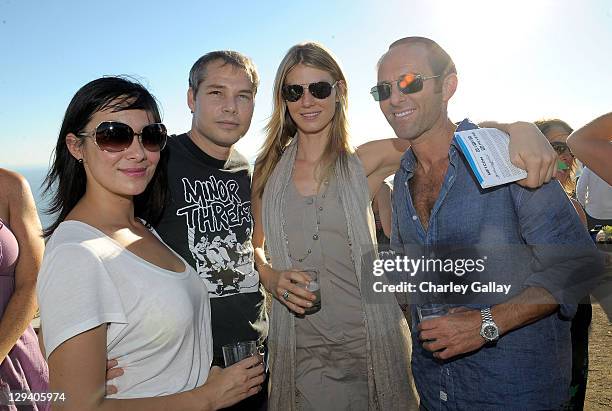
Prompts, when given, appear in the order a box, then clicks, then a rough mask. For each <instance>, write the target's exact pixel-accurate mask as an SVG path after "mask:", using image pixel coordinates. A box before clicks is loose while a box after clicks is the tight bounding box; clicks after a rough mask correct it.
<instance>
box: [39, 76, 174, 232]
mask: <svg viewBox="0 0 612 411" xmlns="http://www.w3.org/2000/svg"><path fill="white" fill-rule="evenodd" d="M102 110H111V111H113V112H118V111H124V110H144V111H146V112H147V113H149V114H150V115H151V117H152V118H153V121H154V122H156V123H159V122H161V116H160V113H159V108H158V106H157V101H156V100H155V97H153V95H151V93H149V91H147V89H146V88H145V87H144V86H143V85H141V84H140V83H138V82H136V81H134V80H132V79H128V78H126V77H102V78H99V79H97V80H93V81H91V82H89V83H87V84H86V85H84V86H83V87H81V89H79V91H77V92H76V94H75V95H74V97H73V98H72V100H71V101H70V104H69V105H68V108H67V109H66V114H65V115H64V121H63V122H62V127H61V129H60V132H59V137H58V139H57V144H56V146H55V150H54V156H53V161H52V165H51V168H50V169H49V172H48V173H47V176H46V178H45V181H44V182H43V187H44V193H45V195H47V194H49V195H50V196H51V199H50V202H49V207H48V209H47V212H48V213H49V214H55V215H57V218H56V219H55V221H54V222H53V224H51V225H50V226H49V227H47V228H45V230H44V232H43V236H44V237H49V236H50V235H51V234H53V232H54V231H55V229H56V228H57V227H58V226H59V224H60V223H61V222H62V221H64V219H65V218H66V216H67V215H68V213H70V211H71V210H72V209H73V208H74V206H75V205H76V204H77V202H78V201H79V200H80V199H81V197H83V195H84V194H85V188H86V185H87V177H86V175H85V169H84V168H83V165H82V164H81V163H79V162H78V161H77V159H75V158H74V157H73V156H72V154H70V152H69V151H68V147H67V146H66V136H67V135H68V134H70V133H72V134H74V135H75V136H77V137H78V136H79V133H82V132H83V131H85V130H84V128H85V126H87V124H88V123H89V121H90V120H91V119H92V117H93V116H94V114H95V113H97V112H99V111H102ZM79 138H81V137H79ZM166 155H167V153H166V151H165V150H162V152H161V158H160V160H159V163H158V164H157V168H156V170H155V174H154V175H153V178H152V179H151V182H150V183H149V185H148V186H147V188H146V190H145V191H144V192H143V193H142V194H139V195H137V196H135V197H134V214H135V215H136V217H140V218H142V219H144V220H145V221H146V222H147V223H149V224H156V223H157V222H158V221H159V219H160V218H161V215H162V212H163V208H164V205H165V200H166V195H167V185H168V182H167V163H166Z"/></svg>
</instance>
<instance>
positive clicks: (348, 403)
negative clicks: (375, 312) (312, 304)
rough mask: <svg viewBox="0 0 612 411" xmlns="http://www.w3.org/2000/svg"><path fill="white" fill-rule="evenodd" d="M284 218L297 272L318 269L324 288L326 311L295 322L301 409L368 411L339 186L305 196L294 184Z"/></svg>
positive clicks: (358, 307)
mask: <svg viewBox="0 0 612 411" xmlns="http://www.w3.org/2000/svg"><path fill="white" fill-rule="evenodd" d="M285 219H286V227H285V230H286V233H287V240H288V249H289V253H290V255H291V261H292V263H293V267H294V268H306V267H314V268H317V269H318V270H319V276H320V285H321V310H320V311H319V312H317V313H314V314H310V315H306V316H304V317H302V318H296V319H295V331H296V389H297V393H296V394H297V396H296V402H297V406H298V409H302V410H366V409H367V408H368V374H367V367H366V330H365V324H364V312H363V307H362V300H361V294H360V292H359V287H358V284H357V278H356V274H355V269H354V265H353V262H352V260H351V252H350V247H349V243H348V233H347V225H346V218H345V213H344V209H343V207H342V205H341V203H340V197H339V194H338V191H337V186H336V181H335V180H333V179H332V180H331V181H330V182H329V184H322V185H321V189H320V190H319V194H318V195H316V196H306V197H304V196H302V195H300V193H299V192H298V191H297V189H296V188H295V185H294V184H293V183H290V184H289V188H288V190H287V201H286V209H285ZM317 221H319V224H318V226H319V228H318V232H317ZM308 250H310V253H309V252H308ZM299 259H303V261H301V262H300V261H299Z"/></svg>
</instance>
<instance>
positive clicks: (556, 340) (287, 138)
mask: <svg viewBox="0 0 612 411" xmlns="http://www.w3.org/2000/svg"><path fill="white" fill-rule="evenodd" d="M377 71H378V79H377V82H376V85H375V86H374V87H373V88H372V90H371V94H372V96H373V98H374V100H375V101H376V102H378V104H379V108H380V110H381V112H382V114H383V115H384V117H385V118H386V119H387V121H388V123H389V124H390V125H391V127H392V128H393V130H394V132H395V134H396V137H395V138H389V139H384V140H376V141H371V142H368V143H365V144H363V145H361V146H359V147H356V148H354V147H353V146H352V145H351V142H350V138H349V132H348V130H349V127H348V117H347V108H348V101H349V97H348V83H347V80H346V78H345V76H344V73H343V71H342V69H341V67H340V64H339V62H338V60H337V59H336V58H335V57H334V55H333V54H332V52H331V51H330V50H328V49H327V48H325V47H324V46H323V45H321V44H318V43H313V42H308V43H301V44H298V45H295V46H293V47H292V48H290V49H289V51H288V52H287V53H286V55H285V56H284V58H283V60H282V61H281V63H280V65H279V67H278V70H277V72H276V77H275V81H274V90H273V109H272V114H271V115H270V119H269V121H268V124H267V126H266V129H265V141H264V143H263V146H262V148H261V150H260V151H259V154H258V157H257V160H256V162H255V168H254V170H253V171H251V169H250V166H249V163H248V161H247V159H246V157H245V156H243V155H242V154H240V153H239V152H238V151H236V149H235V148H234V145H235V144H236V143H237V142H238V141H239V140H240V138H242V137H243V136H244V135H245V134H246V132H247V131H248V129H249V127H250V124H251V119H252V115H253V109H254V104H255V98H256V95H257V91H258V87H259V75H258V73H257V69H256V67H255V65H254V63H253V62H252V61H251V59H249V58H248V57H246V56H245V55H243V54H241V53H238V52H235V51H226V50H224V51H214V52H210V53H207V54H205V55H204V56H202V57H200V58H199V59H198V60H197V61H196V62H195V63H194V65H193V67H192V69H191V71H190V73H189V78H188V84H189V87H188V93H187V97H188V107H189V109H190V111H191V113H192V122H191V127H190V129H189V131H187V132H186V133H182V134H176V135H174V134H173V135H169V133H168V131H167V130H166V127H165V126H164V124H163V123H162V119H161V117H160V113H159V109H158V105H157V102H156V100H155V98H154V97H153V96H152V95H151V94H150V93H149V92H148V91H147V90H146V89H145V88H144V87H143V86H142V85H140V84H139V83H137V82H135V81H133V80H132V79H129V78H124V77H103V78H99V79H96V80H93V81H91V82H89V83H88V84H86V85H84V86H83V87H82V88H81V89H79V90H78V91H77V92H76V94H75V95H74V97H73V98H72V100H71V102H70V104H69V106H68V108H67V110H66V113H65V116H64V119H63V122H62V125H61V129H60V132H59V135H58V138H57V143H56V146H55V151H54V155H53V162H52V166H51V168H50V170H49V173H48V175H47V179H46V181H45V187H46V192H47V194H48V195H49V196H50V199H51V207H50V210H48V211H49V212H51V213H53V215H54V216H55V219H54V221H53V222H52V224H51V225H50V226H49V227H45V228H44V230H43V229H42V228H41V227H40V222H39V221H38V217H37V215H36V209H35V206H34V201H33V199H32V194H31V192H30V191H29V187H28V185H27V183H26V182H25V180H24V179H23V177H21V176H19V175H17V174H15V173H13V172H10V171H7V170H0V193H1V194H0V280H1V285H2V288H1V289H0V292H1V294H0V295H1V296H2V298H1V299H0V315H1V317H0V360H1V361H2V364H1V365H0V398H3V396H4V398H5V399H7V401H6V402H5V403H2V402H0V409H2V407H5V406H6V407H8V409H10V410H13V409H17V408H16V406H15V405H10V404H9V400H11V399H13V397H14V393H16V392H26V393H27V392H30V393H45V392H47V393H61V394H62V396H61V398H52V399H51V400H49V398H46V397H44V396H40V395H38V396H35V395H32V396H30V397H28V398H29V399H28V401H29V407H31V408H30V409H34V410H47V409H51V408H52V409H58V410H140V409H142V410H167V409H173V410H179V409H180V410H216V409H222V408H224V409H230V410H266V409H270V410H315V409H316V410H396V409H402V410H404V409H405V410H417V409H421V410H438V409H562V408H566V409H581V408H582V404H583V402H584V394H585V389H586V378H587V370H588V327H589V323H590V316H591V311H590V300H589V299H588V290H587V291H585V290H584V289H583V288H581V287H579V288H580V292H579V296H580V297H581V298H582V299H581V300H580V302H581V304H577V302H578V301H577V300H575V299H572V298H570V297H569V296H568V294H570V293H569V292H568V291H567V288H568V287H567V286H568V284H572V285H575V284H577V283H582V282H584V283H588V282H589V281H588V279H589V278H591V277H593V278H594V276H595V274H596V273H598V272H599V271H600V270H601V269H602V267H603V264H604V261H603V258H602V256H601V254H600V252H599V251H598V250H597V248H596V247H595V244H594V242H593V240H592V238H591V236H590V235H589V232H588V230H587V227H588V228H592V227H595V226H597V225H602V224H609V223H610V221H612V212H611V209H612V194H611V193H612V191H611V188H610V184H611V183H612V167H610V165H609V161H608V159H609V158H612V144H610V141H611V140H612V113H609V114H606V115H604V116H602V117H600V118H597V119H595V120H594V121H593V122H592V123H589V124H587V125H586V126H585V127H583V128H581V129H579V130H576V131H573V130H572V129H571V128H570V127H569V125H567V124H566V123H565V122H563V121H561V120H542V121H536V122H535V124H533V123H529V122H515V123H510V124H504V123H497V122H487V123H485V124H481V126H483V125H486V126H487V127H494V128H498V129H500V130H502V131H504V132H506V133H507V134H508V135H509V146H508V153H509V157H510V159H511V161H512V163H513V164H514V165H515V166H516V167H519V168H521V169H524V170H526V171H527V178H525V179H523V180H520V181H518V182H516V183H510V184H505V185H501V186H498V187H494V188H491V189H483V188H481V186H480V185H479V184H478V182H477V181H476V179H475V178H474V177H473V174H472V171H471V169H470V166H469V163H468V160H467V159H466V158H465V157H464V156H463V155H462V153H461V149H460V147H459V145H458V143H457V141H456V140H455V139H454V138H453V137H454V135H455V132H459V131H464V130H474V129H477V128H479V125H477V124H474V123H472V122H471V121H469V120H468V119H465V120H463V121H460V122H458V123H455V122H453V121H451V120H450V119H449V117H448V113H447V108H448V104H449V102H450V100H451V99H452V97H453V95H454V93H455V91H456V89H457V87H458V83H459V82H458V77H457V69H456V68H455V64H454V62H453V60H452V58H451V57H450V56H449V55H448V53H447V52H446V51H445V50H444V49H442V48H441V47H440V46H439V45H438V44H437V43H436V42H435V41H433V40H430V39H427V38H423V37H407V38H403V39H400V40H398V41H395V42H393V43H392V44H391V45H390V47H389V49H388V51H387V52H386V53H385V54H384V55H383V56H382V57H381V58H380V60H379V62H378V64H377ZM549 142H550V143H549ZM581 164H584V167H582V166H581ZM580 172H582V175H581V176H580ZM392 175H394V177H393V184H392V185H391V184H389V177H390V176H392ZM576 179H578V180H577V181H578V182H577V183H576ZM373 209H374V210H375V211H376V215H377V218H376V220H375V218H374V214H373V212H372V211H373ZM585 211H586V213H585ZM43 239H44V241H43ZM45 241H46V245H45V244H44V242H45ZM385 243H389V246H390V247H391V248H393V249H395V250H404V249H405V248H406V247H409V246H412V245H419V246H425V247H430V248H432V247H436V246H444V245H454V244H461V245H477V244H488V245H494V246H496V247H499V249H512V250H515V251H513V253H501V254H499V255H497V256H496V258H495V259H494V260H495V261H494V262H492V263H491V264H492V265H493V266H497V267H498V268H499V269H501V268H503V267H508V266H512V270H516V274H514V273H513V275H516V278H520V284H521V286H520V287H519V288H518V289H517V290H516V291H515V292H513V293H512V294H511V295H509V296H508V297H507V299H505V300H504V301H499V302H496V303H494V304H471V305H465V306H460V305H456V306H453V307H452V308H451V310H450V312H449V313H448V314H447V315H444V316H440V317H436V318H431V319H423V318H419V311H418V306H417V304H400V303H399V301H398V300H399V298H398V297H397V296H396V295H395V294H392V293H387V294H384V295H381V296H378V297H377V300H376V301H375V302H373V301H370V300H368V299H367V298H366V297H365V295H366V294H368V293H369V291H368V290H369V289H371V286H372V280H373V276H372V275H371V274H372V273H371V269H370V267H371V265H370V264H371V263H372V261H373V259H375V258H377V251H376V248H377V247H376V244H380V245H382V244H385ZM521 246H524V247H521ZM543 246H547V247H548V248H544V247H543ZM550 246H554V247H558V249H559V250H562V251H559V252H550ZM510 247H514V248H510ZM43 250H44V257H43ZM516 250H520V251H516ZM534 261H536V262H537V264H536V263H534ZM312 269H315V270H317V271H318V272H319V286H320V296H317V295H315V293H314V292H312V291H310V289H309V288H308V287H307V286H308V285H309V283H310V282H311V280H312V278H310V276H309V274H308V270H312ZM517 281H518V280H517ZM574 294H575V293H574ZM267 298H272V299H273V301H272V303H271V308H270V309H268V306H269V304H266V299H267ZM317 298H320V300H321V301H322V302H323V303H322V304H321V309H320V310H318V311H316V312H315V313H310V312H309V309H310V308H311V307H312V306H313V303H314V302H315V300H316V299H317ZM534 302H537V304H534ZM37 304H38V306H39V307H40V317H41V329H40V332H39V336H38V338H39V340H40V346H39V340H38V339H37V337H36V334H35V333H34V331H33V329H32V327H31V326H30V320H31V318H32V317H33V315H34V313H35V311H36V307H37ZM240 341H256V342H257V346H258V351H259V354H255V355H253V356H250V357H248V358H246V359H243V360H241V361H239V362H237V363H235V364H233V365H229V366H226V367H224V357H223V347H224V346H226V345H228V344H232V343H236V342H240ZM4 404H7V405H4Z"/></svg>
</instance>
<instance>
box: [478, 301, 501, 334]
mask: <svg viewBox="0 0 612 411" xmlns="http://www.w3.org/2000/svg"><path fill="white" fill-rule="evenodd" d="M480 316H481V317H482V325H481V326H480V335H481V336H482V338H484V339H485V340H486V341H487V342H494V341H497V339H498V338H499V328H498V327H497V324H495V321H493V316H492V315H491V309H490V308H483V309H482V310H480Z"/></svg>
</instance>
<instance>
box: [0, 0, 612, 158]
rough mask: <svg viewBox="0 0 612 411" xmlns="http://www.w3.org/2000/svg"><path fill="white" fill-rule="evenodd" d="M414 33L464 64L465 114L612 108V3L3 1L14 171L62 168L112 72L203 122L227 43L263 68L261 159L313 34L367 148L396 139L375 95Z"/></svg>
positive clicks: (0, 62)
mask: <svg viewBox="0 0 612 411" xmlns="http://www.w3.org/2000/svg"><path fill="white" fill-rule="evenodd" d="M414 35H419V36H425V37H429V38H431V39H433V40H435V41H437V42H438V43H439V44H440V45H441V46H442V47H443V48H444V49H446V50H447V51H448V52H449V54H450V55H451V56H452V57H453V59H454V61H455V63H456V66H457V69H458V74H459V88H458V91H457V93H456V94H455V96H454V97H453V99H452V100H451V101H450V103H449V115H450V117H451V119H453V120H454V121H456V120H460V119H462V118H464V117H470V118H471V119H472V120H476V121H481V120H498V121H513V120H527V121H534V120H536V119H539V118H543V117H547V118H550V117H557V118H561V119H563V120H565V121H567V122H568V123H569V124H570V125H572V126H573V127H574V128H577V127H579V126H581V125H583V124H585V123H587V122H588V121H590V120H592V119H593V118H595V117H597V116H599V115H601V114H603V113H605V112H609V111H612V104H611V103H612V97H611V95H612V75H611V71H610V67H612V53H611V52H610V50H611V49H612V0H580V1H576V0H513V1H508V0H503V1H498V0H461V1H458V0H404V1H399V0H392V1H385V0H381V1H366V0H350V1H349V0H337V1H330V0H327V1H320V0H310V1H301V0H295V1H278V2H272V1H270V2H264V1H254V0H251V1H242V0H231V1H204V0H200V1H196V0H191V1H180V0H174V1H169V0H166V1H161V0H160V1H158V0H148V1H136V0H133V1H115V0H107V1H95V2H94V1H84V0H79V1H68V0H65V1H64V0H0V125H1V126H0V167H8V168H15V169H20V168H28V167H35V166H46V165H48V164H49V160H50V156H51V153H52V150H53V147H54V145H55V143H56V141H57V139H58V135H57V134H58V132H59V128H60V125H61V122H62V118H63V115H64V111H65V110H66V107H67V106H68V103H69V101H70V99H71V98H72V96H73V95H74V93H75V92H76V91H77V90H78V89H79V88H80V87H81V86H83V85H84V84H86V83H87V82H89V81H91V80H93V79H95V78H98V77H101V76H103V75H116V74H127V75H131V76H134V77H135V78H137V79H139V80H140V81H141V82H142V83H143V84H145V86H147V87H148V88H149V90H150V91H151V92H152V93H153V94H154V95H155V96H156V97H157V99H158V100H159V102H160V103H161V108H162V111H163V121H164V123H165V124H166V125H167V127H168V129H169V131H170V132H171V133H181V132H185V131H187V130H189V128H190V125H191V114H190V112H189V109H188V107H187V102H186V95H187V77H188V72H189V69H190V68H191V66H192V64H193V63H194V62H195V61H196V60H197V58H198V57H200V56H201V55H203V54H205V53H207V52H209V51H213V50H219V49H233V50H237V51H240V52H242V53H244V54H246V55H248V56H250V57H251V58H252V59H253V60H254V61H255V64H256V65H257V67H258V70H259V73H260V77H261V84H260V88H259V92H258V94H257V97H256V107H255V113H254V116H253V121H252V124H251V128H250V130H249V132H248V133H247V135H246V136H245V137H243V139H242V140H241V141H240V142H239V143H238V144H237V148H238V150H240V151H241V152H243V153H244V154H245V155H247V157H249V158H253V157H254V156H255V155H256V153H257V150H258V149H259V148H260V146H261V144H262V142H263V131H262V129H263V127H264V126H265V124H266V120H267V118H268V116H269V115H270V112H271V109H272V100H271V91H272V84H273V80H274V75H275V73H276V69H277V67H278V64H279V63H280V61H281V59H282V58H283V56H284V54H285V53H286V51H287V50H288V49H289V48H290V47H291V46H293V45H295V44H297V43H300V42H303V41H307V40H314V41H318V42H320V43H322V44H324V45H325V46H327V47H328V48H330V49H331V50H332V51H333V52H334V54H335V55H336V56H337V57H338V59H339V61H340V63H341V65H342V67H343V70H344V72H345V75H346V77H347V79H348V87H349V120H350V125H351V135H352V139H353V140H352V141H353V143H354V144H355V145H358V144H361V143H363V142H365V141H369V140H373V139H378V138H386V137H392V136H393V131H392V129H391V128H390V127H389V126H388V124H387V122H386V120H385V119H384V117H383V115H382V114H381V112H380V110H379V108H378V105H377V103H375V102H374V101H373V100H372V98H371V96H370V95H369V90H370V88H371V87H372V86H373V85H374V84H375V83H376V62H377V61H378V59H379V57H380V56H381V55H382V54H383V53H384V52H385V51H386V50H387V48H388V46H389V44H390V43H392V42H393V41H394V40H396V39H399V38H402V37H406V36H414Z"/></svg>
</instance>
